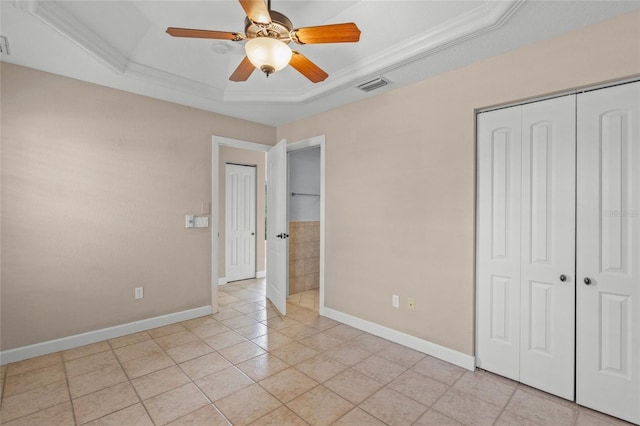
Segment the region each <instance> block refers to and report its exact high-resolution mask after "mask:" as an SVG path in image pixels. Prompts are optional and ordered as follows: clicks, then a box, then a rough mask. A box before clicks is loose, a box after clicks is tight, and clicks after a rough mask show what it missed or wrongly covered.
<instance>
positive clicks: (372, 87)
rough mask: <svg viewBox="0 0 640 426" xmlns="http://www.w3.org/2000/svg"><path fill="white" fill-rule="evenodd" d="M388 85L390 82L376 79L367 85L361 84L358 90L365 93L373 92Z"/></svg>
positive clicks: (379, 78)
mask: <svg viewBox="0 0 640 426" xmlns="http://www.w3.org/2000/svg"><path fill="white" fill-rule="evenodd" d="M387 84H389V81H388V80H385V79H384V78H382V77H376V78H374V79H373V80H369V81H367V82H366V83H362V84H359V85H358V89H360V90H362V91H363V92H371V91H373V90H376V89H379V88H381V87H383V86H386V85H387Z"/></svg>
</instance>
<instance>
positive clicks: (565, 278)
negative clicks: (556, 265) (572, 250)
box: [560, 274, 567, 282]
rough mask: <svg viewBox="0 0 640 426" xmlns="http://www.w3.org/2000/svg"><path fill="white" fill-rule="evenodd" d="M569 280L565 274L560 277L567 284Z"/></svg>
mask: <svg viewBox="0 0 640 426" xmlns="http://www.w3.org/2000/svg"><path fill="white" fill-rule="evenodd" d="M566 280H567V276H566V275H565V274H562V275H560V281H562V282H565V281H566Z"/></svg>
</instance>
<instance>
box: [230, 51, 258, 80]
mask: <svg viewBox="0 0 640 426" xmlns="http://www.w3.org/2000/svg"><path fill="white" fill-rule="evenodd" d="M255 69H256V67H254V66H253V64H252V63H251V61H250V60H249V58H247V57H246V56H245V57H244V59H243V60H242V62H240V65H238V68H236V70H235V71H234V72H233V74H231V77H229V80H231V81H247V79H248V78H249V76H251V73H252V72H253V70H255Z"/></svg>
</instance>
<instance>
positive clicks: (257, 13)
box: [240, 0, 271, 24]
mask: <svg viewBox="0 0 640 426" xmlns="http://www.w3.org/2000/svg"><path fill="white" fill-rule="evenodd" d="M240 5H241V6H242V8H243V9H244V13H246V14H247V18H249V19H250V20H251V21H253V22H255V23H256V24H270V23H271V15H270V14H269V9H268V8H267V4H266V3H265V2H264V0H240Z"/></svg>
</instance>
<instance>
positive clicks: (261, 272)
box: [256, 271, 267, 278]
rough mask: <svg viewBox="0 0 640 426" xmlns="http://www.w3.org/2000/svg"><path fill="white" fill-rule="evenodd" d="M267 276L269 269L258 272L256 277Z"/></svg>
mask: <svg viewBox="0 0 640 426" xmlns="http://www.w3.org/2000/svg"><path fill="white" fill-rule="evenodd" d="M266 277H267V271H258V272H256V278H266Z"/></svg>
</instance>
